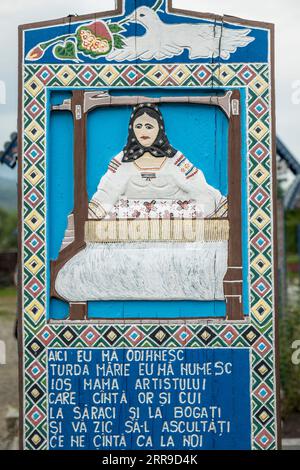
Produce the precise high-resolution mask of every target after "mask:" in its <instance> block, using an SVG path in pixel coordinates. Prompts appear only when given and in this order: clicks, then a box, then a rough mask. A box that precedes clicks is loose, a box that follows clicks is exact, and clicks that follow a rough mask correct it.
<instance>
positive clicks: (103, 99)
mask: <svg viewBox="0 0 300 470" xmlns="http://www.w3.org/2000/svg"><path fill="white" fill-rule="evenodd" d="M149 101H150V102H155V103H163V102H164V103H166V102H167V103H190V104H206V105H210V106H218V107H219V108H221V109H222V111H223V112H224V113H225V115H226V116H227V118H228V120H229V126H228V131H229V136H228V137H229V138H228V220H229V241H228V269H227V272H226V275H225V277H224V281H223V285H224V296H225V301H226V318H227V319H228V320H242V319H243V318H244V315H243V311H242V310H243V303H242V289H243V276H242V270H243V267H242V242H241V239H242V233H241V229H242V222H241V122H240V121H241V119H240V108H241V105H240V92H239V91H238V90H233V91H228V92H227V93H226V94H225V95H223V96H214V95H213V96H193V97H190V96H183V97H163V98H152V99H151V98H147V97H143V96H139V95H137V96H125V95H124V96H120V97H112V96H111V95H109V94H108V93H105V92H100V93H99V92H96V91H95V92H93V91H88V92H86V91H84V90H73V92H72V99H69V100H65V101H64V102H63V103H62V104H61V105H54V106H52V110H54V111H55V110H64V111H66V110H69V111H71V113H72V115H73V122H74V210H73V214H74V235H75V236H74V241H73V242H72V243H70V245H68V246H67V247H65V248H64V249H63V250H61V251H60V252H59V255H58V258H57V259H56V260H55V261H51V278H50V283H51V288H50V289H51V290H50V295H51V297H54V298H57V299H60V300H65V299H63V298H62V297H61V296H60V295H59V294H58V293H57V292H56V290H55V281H56V277H57V275H58V273H59V271H60V269H61V268H62V267H63V266H64V265H65V263H66V262H67V261H68V260H69V259H70V258H72V257H73V256H75V255H76V254H77V253H78V252H79V251H81V250H83V249H84V248H85V246H86V243H85V238H84V233H85V231H84V226H85V221H86V220H87V219H88V196H87V189H86V123H87V115H88V113H89V111H91V110H92V109H95V108H97V107H103V106H107V107H109V106H134V105H137V104H140V103H143V102H149ZM69 306H70V320H86V319H87V302H69ZM209 318H210V317H209Z"/></svg>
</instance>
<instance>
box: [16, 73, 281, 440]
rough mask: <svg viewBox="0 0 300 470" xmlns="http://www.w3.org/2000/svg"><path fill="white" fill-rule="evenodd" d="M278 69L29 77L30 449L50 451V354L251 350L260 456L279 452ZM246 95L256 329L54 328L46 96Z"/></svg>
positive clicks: (26, 346)
mask: <svg viewBox="0 0 300 470" xmlns="http://www.w3.org/2000/svg"><path fill="white" fill-rule="evenodd" d="M269 74H270V69H269V65H268V64H248V65H245V64H230V65H225V64H224V65H220V64H201V65H199V64H198V65H183V64H180V65H178V64H168V65H151V64H143V65H114V64H111V65H26V66H24V69H23V89H22V97H23V109H24V112H23V120H22V129H23V139H22V145H23V149H22V187H21V191H22V201H23V202H22V216H23V217H22V237H23V250H22V280H23V282H22V285H23V286H24V288H23V292H22V314H23V351H24V358H23V381H24V402H23V403H24V448H25V449H47V448H48V444H47V369H46V368H47V365H46V352H47V348H48V347H56V348H64V347H68V346H72V347H78V348H87V347H101V348H105V347H172V348H173V347H193V348H194V347H195V348H196V347H197V348H198V347H203V348H205V347H213V348H218V347H243V348H244V347H249V348H250V350H251V358H252V367H251V381H252V396H251V400H252V437H253V438H252V448H253V449H275V448H276V445H277V443H276V435H277V430H276V426H277V424H276V380H275V348H274V316H275V314H276V312H274V307H273V305H274V277H273V276H274V273H273V248H272V239H273V233H272V231H273V221H272V158H275V155H273V156H272V155H271V151H270V149H271V148H272V142H271V140H272V132H271V127H272V122H271V112H270V107H271V87H270V78H269ZM128 86H130V87H132V86H137V87H205V88H212V87H218V88H222V87H237V88H241V87H242V88H244V89H245V90H246V94H247V132H248V142H247V144H248V194H249V208H248V211H249V212H248V215H249V262H250V276H249V282H250V317H249V323H237V322H236V323H234V322H232V323H228V322H225V321H224V322H218V323H214V321H213V320H211V321H206V322H203V321H199V323H189V322H188V320H186V321H185V320H182V322H181V323H176V324H175V323H174V324H170V323H166V324H163V323H160V324H150V323H149V324H145V323H141V324H138V323H136V324H118V325H115V324H114V325H107V324H105V325H102V324H100V323H97V322H96V321H95V322H93V321H92V320H91V321H89V322H87V323H86V324H80V323H74V322H72V323H70V322H67V321H66V322H62V323H57V324H54V323H47V317H46V285H47V282H48V280H47V278H46V277H47V276H46V249H47V247H46V242H45V233H46V197H45V194H46V163H45V162H46V160H45V157H46V125H45V121H46V93H47V90H48V89H49V88H50V87H51V88H55V87H70V88H76V87H84V88H93V89H94V88H97V87H98V88H101V87H105V88H107V87H119V88H122V87H128Z"/></svg>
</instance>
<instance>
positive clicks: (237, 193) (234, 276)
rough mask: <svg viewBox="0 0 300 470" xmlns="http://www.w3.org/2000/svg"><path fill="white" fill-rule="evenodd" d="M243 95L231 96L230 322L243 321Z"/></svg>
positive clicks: (227, 286)
mask: <svg viewBox="0 0 300 470" xmlns="http://www.w3.org/2000/svg"><path fill="white" fill-rule="evenodd" d="M241 184H242V181H241V116H240V92H239V91H238V90H234V91H233V92H232V96H231V116H230V121H229V150H228V219H229V241H228V269H227V272H226V275H225V277H224V281H223V283H224V295H225V300H226V318H227V319H228V320H243V318H244V315H243V303H242V294H243V267H242V266H243V265H242V200H241V198H242V191H241Z"/></svg>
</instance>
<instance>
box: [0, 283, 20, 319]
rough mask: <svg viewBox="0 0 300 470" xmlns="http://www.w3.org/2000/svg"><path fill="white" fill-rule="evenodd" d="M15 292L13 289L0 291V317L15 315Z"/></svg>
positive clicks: (5, 288)
mask: <svg viewBox="0 0 300 470" xmlns="http://www.w3.org/2000/svg"><path fill="white" fill-rule="evenodd" d="M16 311H17V290H16V288H15V287H3V288H1V289H0V317H2V318H3V317H7V316H10V315H16Z"/></svg>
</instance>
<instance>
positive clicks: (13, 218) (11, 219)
mask: <svg viewBox="0 0 300 470" xmlns="http://www.w3.org/2000/svg"><path fill="white" fill-rule="evenodd" d="M17 220H18V218H17V213H16V212H8V211H6V210H5V209H1V208H0V251H8V250H13V249H16V248H17V235H16V228H17Z"/></svg>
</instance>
